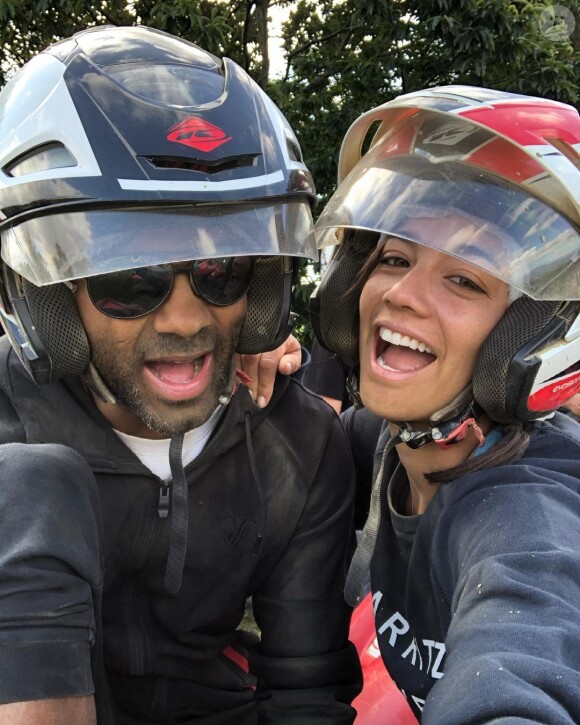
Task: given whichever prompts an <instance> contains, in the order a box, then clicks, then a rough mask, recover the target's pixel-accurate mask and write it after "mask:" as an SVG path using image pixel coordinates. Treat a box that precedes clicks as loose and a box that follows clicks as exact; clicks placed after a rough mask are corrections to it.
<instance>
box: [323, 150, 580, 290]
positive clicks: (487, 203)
mask: <svg viewBox="0 0 580 725" xmlns="http://www.w3.org/2000/svg"><path fill="white" fill-rule="evenodd" d="M452 215H455V216H456V217H457V216H459V217H461V218H463V219H465V227H464V229H465V233H464V234H454V235H453V236H449V235H448V234H446V233H445V225H444V224H429V223H423V224H416V223H414V222H412V221H411V220H415V219H425V220H427V222H428V221H429V220H430V219H441V218H444V217H447V216H452ZM344 228H352V229H365V230H370V231H376V232H379V233H380V234H384V235H392V236H397V237H401V238H403V239H408V240H410V241H413V242H416V243H418V244H424V245H426V246H429V247H433V248H435V249H438V250H440V251H442V252H445V253H447V254H451V255H453V256H456V257H458V258H460V259H464V260H465V261H467V262H470V263H471V264H474V265H476V266H478V267H480V268H481V269H484V270H485V271H486V272H489V273H490V274H492V275H494V276H495V277H498V278H499V279H501V280H503V281H504V282H506V283H507V284H509V285H511V286H513V287H516V288H517V289H519V290H520V291H521V292H523V293H524V294H526V295H529V296H530V297H532V298H533V299H535V300H573V299H580V233H579V231H578V229H576V228H575V227H574V226H573V225H572V224H571V223H570V222H569V221H568V220H567V219H566V218H565V217H564V216H562V214H560V213H558V212H556V211H555V210H554V209H552V208H551V207H549V206H548V205H546V204H544V203H543V202H542V201H540V200H539V199H537V198H535V197H532V196H530V195H528V194H526V193H525V192H522V191H521V190H520V189H519V188H518V187H516V186H515V185H514V184H512V183H511V182H509V181H507V180H505V179H502V178H500V177H498V176H494V175H492V174H489V173H485V172H482V171H481V170H479V169H475V168H473V167H470V166H468V165H466V164H463V163H461V162H457V161H440V162H437V163H434V162H432V161H429V160H427V159H424V158H420V157H418V156H414V157H410V156H398V157H390V158H386V159H385V158H384V154H383V157H382V158H381V147H380V145H379V146H377V147H375V148H374V149H373V150H371V151H370V152H369V153H368V154H367V155H366V156H364V157H363V158H362V159H361V161H360V162H359V163H358V164H357V165H356V166H355V168H354V169H353V170H352V172H351V173H350V174H349V175H348V176H347V178H346V179H345V180H344V182H343V183H342V184H341V185H340V187H339V188H338V190H337V191H336V193H335V194H334V196H333V197H332V198H331V200H330V201H329V202H328V204H327V206H326V208H325V210H324V211H323V213H322V214H321V216H320V218H319V220H318V222H317V224H316V229H317V237H318V245H319V247H320V248H324V247H327V246H333V245H337V244H340V243H341V241H342V239H343V238H344V233H343V231H341V230H343V229H344Z"/></svg>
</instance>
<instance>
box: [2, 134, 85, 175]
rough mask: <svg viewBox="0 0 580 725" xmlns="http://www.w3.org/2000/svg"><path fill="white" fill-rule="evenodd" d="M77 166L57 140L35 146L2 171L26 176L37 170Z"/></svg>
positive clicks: (7, 173)
mask: <svg viewBox="0 0 580 725" xmlns="http://www.w3.org/2000/svg"><path fill="white" fill-rule="evenodd" d="M71 166H78V164H77V161H76V159H75V157H74V156H73V155H72V154H71V152H70V151H69V150H68V149H67V148H66V147H65V146H64V145H63V144H62V143H59V142H57V141H54V142H51V143H47V144H43V145H42V146H37V147H36V148H34V149H32V150H31V151H27V152H26V153H25V154H22V155H21V156H18V157H17V158H16V159H14V161H11V162H10V163H9V164H7V165H6V166H5V167H4V169H3V171H4V173H5V174H6V175H7V176H12V177H15V176H27V175H28V174H35V173H36V172H38V171H48V170H49V169H63V168H68V167H71Z"/></svg>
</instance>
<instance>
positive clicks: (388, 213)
mask: <svg viewBox="0 0 580 725" xmlns="http://www.w3.org/2000/svg"><path fill="white" fill-rule="evenodd" d="M369 131H372V132H373V133H374V135H373V137H372V140H371V142H370V146H369V148H368V151H366V152H364V153H363V149H365V148H366V147H365V144H366V143H368V138H366V137H367V135H368V133H369ZM339 182H342V183H340V184H339V187H338V189H337V191H336V193H335V194H334V196H333V197H332V199H331V200H330V201H329V203H328V204H327V206H326V208H325V210H324V211H323V213H322V214H321V216H320V218H319V220H318V222H317V225H316V226H317V235H318V241H319V246H320V247H322V248H324V247H332V246H335V247H336V250H335V254H334V257H333V261H332V262H331V264H330V266H329V268H328V270H327V272H326V274H325V276H324V278H323V280H322V282H321V284H320V286H319V289H318V290H317V292H316V293H315V296H314V298H313V299H312V301H311V315H312V322H313V326H314V328H315V332H316V334H317V337H318V339H319V340H320V342H321V343H322V344H323V345H324V346H325V347H327V348H328V349H330V350H332V351H334V352H336V353H337V354H338V355H339V356H340V357H341V358H342V359H343V360H344V361H345V362H346V363H347V365H350V366H355V365H356V364H357V362H358V330H357V328H358V299H357V298H356V296H355V295H353V294H350V295H349V290H351V288H352V285H353V283H354V280H355V278H356V276H357V274H358V272H359V270H360V269H361V268H362V265H363V264H364V262H365V261H366V259H367V258H368V256H369V254H370V253H371V251H372V250H373V249H374V248H376V246H377V243H378V242H379V241H380V239H382V238H383V235H386V234H387V235H388V234H390V235H394V236H400V237H403V238H407V239H410V240H411V241H414V242H417V243H419V244H425V245H428V246H431V247H434V248H436V249H439V250H440V251H443V252H447V253H449V254H453V255H455V256H457V257H460V258H462V259H465V260H466V261H468V262H471V263H473V264H475V265H478V266H480V267H481V268H483V269H485V270H486V271H487V272H489V273H491V274H493V275H495V276H496V277H498V278H500V279H502V280H503V281H505V282H507V283H508V284H509V285H510V288H511V291H512V299H514V300H515V301H513V302H512V304H511V305H510V306H509V307H508V310H507V312H506V313H505V315H504V316H503V318H502V319H501V320H500V322H499V323H498V325H497V326H496V327H495V328H494V330H493V331H492V332H491V334H490V335H489V337H488V339H487V340H486V341H485V342H484V344H483V346H482V348H481V350H480V353H479V357H478V361H477V365H476V369H475V372H474V377H473V398H474V399H475V402H476V403H477V404H478V405H479V406H480V407H481V408H483V410H485V411H486V412H487V413H488V414H489V415H490V417H491V418H492V419H493V420H495V421H498V422H500V423H505V424H513V423H522V422H526V421H530V420H534V419H537V418H540V417H543V416H546V415H547V414H548V413H550V412H551V411H553V410H555V409H556V408H557V407H559V406H560V405H561V404H562V403H563V402H565V400H566V399H568V398H569V397H571V396H572V395H573V394H574V393H576V392H577V391H579V390H580V365H579V361H580V117H579V115H578V112H577V111H576V109H574V108H572V107H571V106H568V105H566V104H563V103H557V102H555V101H550V100H545V99H541V98H532V97H529V96H522V95H517V94H511V93H502V92H498V91H492V90H488V89H484V88H472V87H466V86H449V87H442V88H435V89H431V90H428V91H419V92H417V93H410V94H407V95H403V96H400V97H399V98H396V99H395V100H394V101H391V102H389V103H385V104H383V105H382V106H379V107H377V108H375V109H373V110H371V111H369V112H368V113H365V114H363V115H362V116H361V117H360V118H359V119H357V120H356V121H355V122H354V124H353V125H352V126H351V128H350V129H349V131H348V133H347V134H346V136H345V139H344V141H343V145H342V149H341V154H340V161H339ZM446 214H459V215H462V216H463V217H465V218H467V219H469V220H475V226H476V228H482V227H483V228H484V229H487V230H489V231H492V232H493V235H494V237H495V238H496V239H497V240H498V245H499V247H500V248H498V249H494V250H489V249H487V250H486V249H484V248H482V245H481V244H480V245H479V246H478V240H477V239H470V240H467V241H466V243H465V244H464V245H463V246H461V247H458V246H457V244H456V243H455V241H452V240H450V239H449V238H447V237H444V236H442V237H441V238H438V236H437V232H436V230H435V229H430V230H429V233H428V234H427V232H426V231H425V234H424V236H423V237H421V238H419V237H417V236H416V233H415V235H414V236H413V235H411V236H410V234H411V233H410V232H409V227H410V226H412V225H408V224H406V222H407V221H408V219H409V217H417V216H419V217H427V218H429V217H432V216H436V217H441V216H445V215H446ZM434 226H437V227H439V228H440V227H442V225H434ZM437 413H438V414H439V413H440V411H438V412H437ZM440 419H441V420H443V418H440ZM432 420H433V419H432Z"/></svg>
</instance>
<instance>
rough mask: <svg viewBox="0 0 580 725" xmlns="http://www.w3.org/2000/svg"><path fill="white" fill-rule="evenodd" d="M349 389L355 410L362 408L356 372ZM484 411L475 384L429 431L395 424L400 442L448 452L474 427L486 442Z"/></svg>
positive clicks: (437, 414) (433, 419) (445, 409)
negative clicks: (482, 421)
mask: <svg viewBox="0 0 580 725" xmlns="http://www.w3.org/2000/svg"><path fill="white" fill-rule="evenodd" d="M346 387H347V391H348V393H349V395H350V398H351V400H352V401H353V403H354V405H355V407H357V408H360V407H362V406H363V402H362V400H361V397H360V392H359V389H358V379H357V376H356V374H355V373H353V374H352V375H351V376H350V377H349V378H348V380H347V385H346ZM482 412H483V410H482V408H481V407H480V406H479V405H478V404H477V403H476V402H475V400H474V399H473V391H472V389H471V385H468V386H467V387H466V388H464V389H463V390H462V391H461V392H460V393H459V395H457V396H456V397H455V398H453V400H452V401H451V402H450V403H448V404H447V405H445V406H443V408H440V409H439V410H437V411H435V413H433V415H432V416H431V418H430V419H429V423H430V425H429V427H428V428H427V429H423V430H414V429H413V426H412V424H411V423H409V422H406V421H391V422H392V423H394V424H395V425H398V426H399V432H398V433H397V435H396V438H397V443H399V442H400V443H405V444H406V445H408V446H409V448H420V447H421V446H424V445H425V444H426V443H431V441H433V442H434V443H435V445H436V446H438V447H439V448H441V449H442V450H445V449H446V448H449V446H452V445H454V444H455V443H459V441H462V440H463V439H464V438H465V436H466V435H467V433H468V431H469V429H470V428H471V429H472V430H473V432H474V433H475V435H476V436H477V439H478V440H479V445H480V446H482V445H483V444H484V443H485V436H484V435H483V431H482V430H481V428H480V426H479V425H478V423H477V419H478V418H479V416H480V415H481V413H482Z"/></svg>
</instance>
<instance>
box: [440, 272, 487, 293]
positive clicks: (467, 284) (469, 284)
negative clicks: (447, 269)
mask: <svg viewBox="0 0 580 725" xmlns="http://www.w3.org/2000/svg"><path fill="white" fill-rule="evenodd" d="M449 279H450V280H451V281H452V282H454V283H455V284H456V285H458V286H459V287H464V288H465V289H470V290H473V291H474V292H482V293H485V290H484V289H482V288H481V287H480V286H479V285H478V284H476V283H475V282H474V281H473V280H471V279H469V278H468V277H462V276H461V275H460V274H456V275H454V276H453V277H450V278H449Z"/></svg>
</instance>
